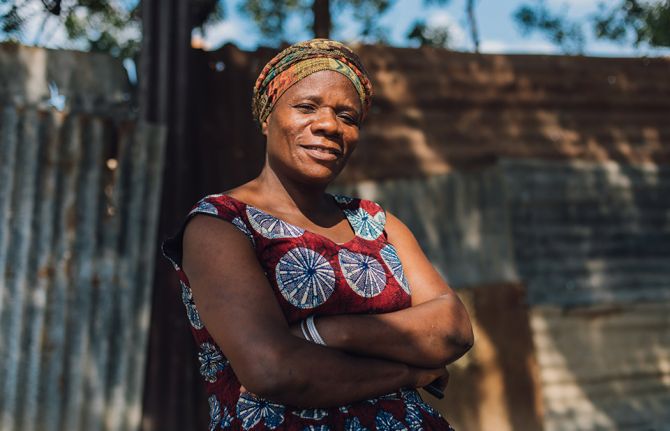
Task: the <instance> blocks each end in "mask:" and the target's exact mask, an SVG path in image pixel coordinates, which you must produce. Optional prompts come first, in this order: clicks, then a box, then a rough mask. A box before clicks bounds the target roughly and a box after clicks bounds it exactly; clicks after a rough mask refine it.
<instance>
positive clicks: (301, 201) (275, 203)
mask: <svg viewBox="0 0 670 431" xmlns="http://www.w3.org/2000/svg"><path fill="white" fill-rule="evenodd" d="M253 183H255V188H256V189H257V191H258V192H259V195H262V196H264V197H265V199H263V200H265V201H266V202H267V203H268V204H269V205H270V206H272V207H273V208H274V209H275V210H276V211H278V212H288V213H290V212H294V211H295V210H296V209H298V210H299V211H301V212H302V213H310V212H314V211H316V212H320V211H323V210H324V207H326V206H327V205H328V201H327V200H326V199H325V191H326V186H325V185H307V184H302V183H298V182H296V181H292V180H291V179H288V178H285V177H282V176H281V175H279V174H277V172H275V171H274V170H273V169H272V167H271V166H269V165H268V164H266V165H265V166H264V167H263V170H262V171H261V173H260V175H259V176H258V177H256V179H255V180H253ZM259 197H261V196H259Z"/></svg>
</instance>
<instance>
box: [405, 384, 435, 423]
mask: <svg viewBox="0 0 670 431" xmlns="http://www.w3.org/2000/svg"><path fill="white" fill-rule="evenodd" d="M400 395H401V396H402V399H403V400H404V401H405V405H409V404H414V405H416V406H418V407H419V408H421V410H423V411H424V412H426V413H428V414H429V415H431V416H435V417H440V413H439V412H438V411H437V410H435V409H434V408H433V407H432V406H431V405H430V404H428V403H427V402H425V401H424V400H423V398H421V395H419V393H418V392H417V391H416V390H414V389H401V390H400Z"/></svg>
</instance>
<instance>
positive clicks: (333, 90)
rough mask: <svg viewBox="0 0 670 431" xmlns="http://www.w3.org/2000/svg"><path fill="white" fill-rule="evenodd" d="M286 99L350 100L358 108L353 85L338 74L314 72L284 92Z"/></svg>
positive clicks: (357, 97) (327, 71) (356, 94)
mask: <svg viewBox="0 0 670 431" xmlns="http://www.w3.org/2000/svg"><path fill="white" fill-rule="evenodd" d="M284 95H285V96H288V97H287V98H294V97H319V98H325V97H328V98H337V99H351V102H352V104H355V106H358V105H359V104H360V100H359V99H360V98H359V96H358V92H357V91H356V87H354V84H353V83H352V82H351V81H350V80H349V78H347V77H346V76H344V75H342V74H341V73H339V72H335V71H332V70H321V71H319V72H314V73H312V74H310V75H308V76H306V77H305V78H303V79H301V80H300V81H298V82H297V83H295V84H294V85H292V86H291V88H289V89H288V90H286V93H285V94H284Z"/></svg>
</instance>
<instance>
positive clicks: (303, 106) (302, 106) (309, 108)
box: [295, 103, 314, 112]
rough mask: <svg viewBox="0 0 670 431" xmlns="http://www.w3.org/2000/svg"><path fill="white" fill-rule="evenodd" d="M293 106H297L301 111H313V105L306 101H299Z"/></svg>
mask: <svg viewBox="0 0 670 431" xmlns="http://www.w3.org/2000/svg"><path fill="white" fill-rule="evenodd" d="M295 107H296V108H298V109H300V110H301V111H305V112H312V111H314V106H312V105H308V104H306V103H301V104H299V105H296V106H295Z"/></svg>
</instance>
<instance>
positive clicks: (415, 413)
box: [405, 403, 423, 431]
mask: <svg viewBox="0 0 670 431" xmlns="http://www.w3.org/2000/svg"><path fill="white" fill-rule="evenodd" d="M405 422H407V425H409V429H410V431H420V430H423V415H422V414H421V410H420V409H419V405H418V404H413V403H409V404H406V405H405Z"/></svg>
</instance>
